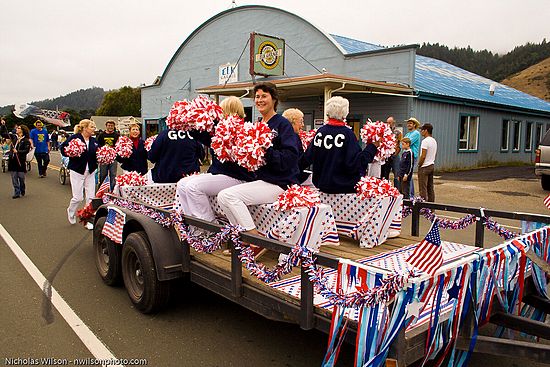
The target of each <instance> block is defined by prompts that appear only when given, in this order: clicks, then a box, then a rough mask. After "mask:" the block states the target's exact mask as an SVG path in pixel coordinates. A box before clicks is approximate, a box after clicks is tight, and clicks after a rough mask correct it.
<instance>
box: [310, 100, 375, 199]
mask: <svg viewBox="0 0 550 367" xmlns="http://www.w3.org/2000/svg"><path fill="white" fill-rule="evenodd" d="M325 110H326V114H327V117H328V121H327V122H326V124H325V125H323V126H321V127H320V128H319V130H317V133H316V134H315V137H314V138H313V141H312V142H311V144H310V145H309V146H308V148H307V150H306V152H305V153H304V157H303V159H302V160H303V162H301V163H300V164H301V165H309V164H311V165H312V171H313V177H312V180H313V184H314V185H315V186H316V187H317V188H318V189H319V190H321V191H322V192H325V193H328V194H345V193H353V192H355V185H356V184H357V182H358V181H359V179H360V178H361V176H362V175H364V173H365V171H366V170H367V165H368V164H369V163H370V162H372V161H373V159H374V156H375V155H376V152H377V150H378V148H377V146H376V145H375V144H367V146H366V147H365V149H363V150H362V149H361V147H360V146H359V142H358V141H357V138H356V137H355V134H354V133H353V131H352V130H351V129H350V128H349V127H348V126H347V124H346V122H345V121H344V119H345V118H346V116H347V115H348V113H349V101H348V100H347V99H345V98H343V97H339V96H338V97H332V98H330V99H329V100H328V101H327V103H326V106H325ZM378 144H379V143H378Z"/></svg>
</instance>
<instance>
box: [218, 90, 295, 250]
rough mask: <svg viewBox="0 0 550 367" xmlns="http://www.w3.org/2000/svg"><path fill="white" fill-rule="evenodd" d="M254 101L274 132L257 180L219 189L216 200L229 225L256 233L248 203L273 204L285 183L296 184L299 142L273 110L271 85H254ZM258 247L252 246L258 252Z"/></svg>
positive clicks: (274, 93) (275, 97) (274, 100)
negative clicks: (238, 226)
mask: <svg viewBox="0 0 550 367" xmlns="http://www.w3.org/2000/svg"><path fill="white" fill-rule="evenodd" d="M254 103H255V105H256V108H258V111H259V112H260V114H261V115H262V121H264V122H265V123H266V124H267V125H268V126H269V128H270V129H271V131H272V132H273V140H272V144H273V145H272V146H271V147H270V148H269V149H267V150H266V152H265V160H266V164H265V165H264V166H262V167H260V168H259V169H258V171H256V177H257V180H256V181H252V182H247V183H243V184H240V185H236V186H232V187H230V188H227V189H225V190H222V191H220V193H219V194H218V203H219V204H220V207H221V209H222V210H223V212H224V213H225V215H226V216H227V218H228V219H229V222H230V223H231V224H234V225H237V224H238V225H240V226H242V227H243V228H244V229H245V230H246V231H247V232H249V233H252V234H257V233H258V231H257V230H256V225H255V224H254V221H253V220H252V216H251V215H250V212H249V211H248V208H247V205H257V204H267V203H273V202H274V201H275V200H276V199H277V197H278V196H279V195H280V194H281V193H282V192H284V190H285V189H287V188H288V186H290V185H292V184H297V183H299V178H298V175H299V174H300V169H299V168H298V159H299V154H300V153H299V152H300V147H301V144H302V143H301V142H300V138H298V135H297V134H296V133H295V132H294V129H293V128H292V125H291V124H290V122H289V121H288V120H287V119H285V118H284V117H283V116H281V115H280V114H278V113H277V112H276V110H277V104H278V103H279V94H278V93H277V88H276V87H275V85H274V84H272V83H260V84H257V85H256V86H255V87H254ZM261 250H262V248H259V247H254V252H255V253H256V254H258V255H259V253H260V252H261Z"/></svg>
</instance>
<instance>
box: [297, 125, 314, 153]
mask: <svg viewBox="0 0 550 367" xmlns="http://www.w3.org/2000/svg"><path fill="white" fill-rule="evenodd" d="M315 134H317V129H313V130H309V131H304V130H300V132H299V133H298V135H299V136H300V140H301V141H302V148H303V149H304V152H305V151H306V149H307V147H308V146H309V144H310V143H311V141H312V140H313V138H314V137H315Z"/></svg>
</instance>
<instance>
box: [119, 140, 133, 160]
mask: <svg viewBox="0 0 550 367" xmlns="http://www.w3.org/2000/svg"><path fill="white" fill-rule="evenodd" d="M133 147H134V144H133V143H132V139H130V138H129V137H127V136H121V137H120V138H118V140H117V142H116V144H115V150H116V154H118V155H119V156H120V157H122V158H128V157H130V156H131V155H132V149H133Z"/></svg>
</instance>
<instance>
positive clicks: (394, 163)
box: [382, 116, 403, 190]
mask: <svg viewBox="0 0 550 367" xmlns="http://www.w3.org/2000/svg"><path fill="white" fill-rule="evenodd" d="M386 123H387V124H388V126H389V127H390V129H391V131H392V133H393V135H395V140H396V146H395V152H394V153H393V155H392V156H391V157H389V158H388V159H386V163H384V164H383V165H382V178H385V179H386V180H388V181H389V180H390V172H391V171H393V185H394V186H395V187H396V188H397V189H398V190H400V185H401V184H400V181H399V176H400V174H399V161H400V158H399V153H400V150H401V148H400V147H399V143H400V142H401V139H402V137H403V134H401V131H399V130H397V128H396V127H395V119H394V117H393V116H390V117H388V119H387V120H386Z"/></svg>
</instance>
